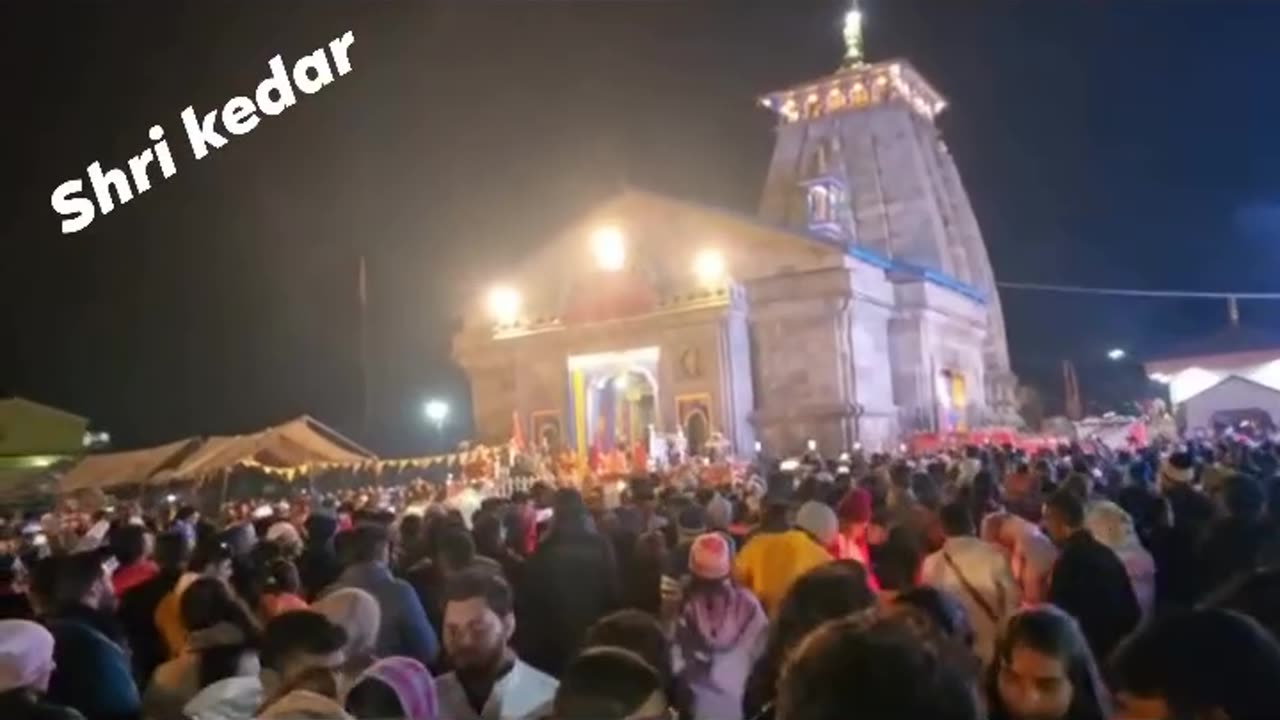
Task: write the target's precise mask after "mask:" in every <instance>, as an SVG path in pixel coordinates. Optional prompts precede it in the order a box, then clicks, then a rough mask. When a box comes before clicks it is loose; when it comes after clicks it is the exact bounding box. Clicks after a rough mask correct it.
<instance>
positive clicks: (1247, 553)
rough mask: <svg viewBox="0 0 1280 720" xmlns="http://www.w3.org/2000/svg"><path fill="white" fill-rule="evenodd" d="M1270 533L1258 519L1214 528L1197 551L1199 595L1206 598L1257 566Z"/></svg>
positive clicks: (1220, 522)
mask: <svg viewBox="0 0 1280 720" xmlns="http://www.w3.org/2000/svg"><path fill="white" fill-rule="evenodd" d="M1175 521H1176V518H1175ZM1269 532H1270V528H1269V527H1268V526H1267V525H1266V524H1265V523H1263V522H1261V521H1256V520H1241V519H1237V518H1223V519H1221V520H1218V521H1217V522H1214V523H1213V524H1212V525H1210V526H1209V530H1208V532H1207V533H1205V535H1204V538H1203V539H1202V540H1201V542H1200V545H1199V547H1197V548H1196V578H1197V581H1198V582H1197V590H1198V591H1199V596H1200V597H1204V596H1205V595H1208V594H1210V593H1212V592H1213V591H1214V590H1217V589H1219V588H1221V587H1222V586H1223V585H1224V584H1226V583H1227V582H1229V581H1231V580H1233V579H1235V578H1237V577H1239V576H1241V575H1245V574H1247V573H1249V572H1251V571H1252V570H1253V569H1254V568H1255V567H1257V566H1258V564H1259V558H1260V556H1261V554H1262V553H1261V551H1262V549H1263V547H1264V546H1265V545H1266V541H1267V536H1268V534H1269Z"/></svg>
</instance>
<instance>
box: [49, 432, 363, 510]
mask: <svg viewBox="0 0 1280 720" xmlns="http://www.w3.org/2000/svg"><path fill="white" fill-rule="evenodd" d="M376 459H377V456H376V455H374V454H373V453H372V452H370V451H369V450H367V449H365V448H363V447H361V446H360V445H359V444H357V443H356V442H355V441H353V440H351V439H350V438H347V437H346V436H344V435H342V434H341V433H339V432H338V431H337V430H334V429H333V428H331V427H329V426H327V425H325V424H324V423H322V422H320V421H319V420H316V419H315V418H313V417H311V416H309V415H302V416H299V417H297V418H295V419H293V420H290V421H288V422H285V423H281V424H280V425H275V426H272V427H269V428H267V429H265V430H260V431H258V432H255V433H250V434H248V435H215V436H211V437H205V438H187V439H186V440H179V441H177V442H172V443H169V444H167V445H160V446H158V447H153V448H145V449H142V450H130V451H127V452H115V453H102V454H98V455H87V456H85V458H84V459H83V460H81V461H80V463H79V464H77V465H76V466H75V467H74V468H72V469H71V470H70V471H69V472H68V473H67V474H66V475H65V476H64V477H63V478H62V482H61V483H60V485H59V489H60V490H61V491H62V492H70V491H74V490H81V489H84V488H91V487H96V488H110V487H118V486H121V485H133V484H138V483H147V484H162V483H166V482H170V481H173V480H179V479H191V478H197V477H202V476H204V475H209V474H212V473H215V472H217V471H219V470H224V469H227V468H231V467H234V466H235V465H237V464H239V463H242V462H244V461H246V460H253V461H255V462H260V463H263V464H264V465H275V466H290V465H301V464H304V463H312V462H332V463H358V462H364V461H366V460H376Z"/></svg>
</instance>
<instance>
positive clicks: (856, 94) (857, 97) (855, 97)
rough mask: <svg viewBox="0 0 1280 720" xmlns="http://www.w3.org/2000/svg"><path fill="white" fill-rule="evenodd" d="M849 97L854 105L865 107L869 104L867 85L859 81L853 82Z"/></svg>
mask: <svg viewBox="0 0 1280 720" xmlns="http://www.w3.org/2000/svg"><path fill="white" fill-rule="evenodd" d="M849 98H850V100H851V101H852V102H853V106H854V107H866V106H868V105H870V104H871V94H870V93H868V92H867V86H866V85H863V84H862V83H860V82H857V83H854V84H853V90H852V91H850V92H849Z"/></svg>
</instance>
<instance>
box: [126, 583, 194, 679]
mask: <svg viewBox="0 0 1280 720" xmlns="http://www.w3.org/2000/svg"><path fill="white" fill-rule="evenodd" d="M180 575H181V573H180V572H176V571H161V572H159V573H157V574H156V575H155V576H154V577H152V578H151V579H150V580H147V581H145V582H143V583H142V584H140V585H137V586H136V587H133V588H130V589H129V590H128V591H127V592H125V594H124V595H122V596H121V597H120V606H119V608H117V610H116V617H117V618H119V620H120V625H121V626H122V627H123V628H124V634H125V637H126V638H127V639H128V641H129V650H130V652H131V657H130V659H131V661H132V665H133V677H134V680H135V681H136V682H137V683H138V687H139V688H140V689H143V690H145V689H146V687H147V683H149V682H151V674H152V673H153V672H155V669H156V668H158V667H160V664H161V663H163V662H164V661H165V660H168V659H169V648H168V646H167V645H165V642H164V638H163V637H162V636H161V635H160V630H159V629H158V628H157V627H156V619H155V618H156V607H157V606H158V605H159V604H160V601H161V600H163V599H164V596H165V595H168V594H169V591H171V590H173V587H174V586H175V585H177V583H178V577H179V576H180Z"/></svg>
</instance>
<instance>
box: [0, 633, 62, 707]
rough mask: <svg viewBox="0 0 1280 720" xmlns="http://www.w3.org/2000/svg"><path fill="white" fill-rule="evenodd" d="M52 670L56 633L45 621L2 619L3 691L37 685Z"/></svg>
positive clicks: (0, 659)
mask: <svg viewBox="0 0 1280 720" xmlns="http://www.w3.org/2000/svg"><path fill="white" fill-rule="evenodd" d="M51 670H53V635H51V634H49V631H48V630H46V629H45V628H44V626H43V625H40V624H39V623H34V622H31V621H29V620H0V692H8V691H10V690H17V689H18V688H27V687H33V686H35V685H36V684H37V683H39V682H40V680H41V679H42V678H46V677H48V674H49V672H50V671H51ZM36 689H37V690H43V689H44V688H36Z"/></svg>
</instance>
